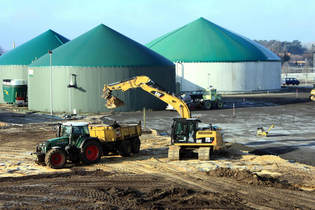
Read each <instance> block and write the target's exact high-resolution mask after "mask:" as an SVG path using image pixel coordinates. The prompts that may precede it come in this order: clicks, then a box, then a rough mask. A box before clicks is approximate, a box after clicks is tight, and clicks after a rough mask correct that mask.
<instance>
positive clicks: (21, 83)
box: [2, 79, 27, 104]
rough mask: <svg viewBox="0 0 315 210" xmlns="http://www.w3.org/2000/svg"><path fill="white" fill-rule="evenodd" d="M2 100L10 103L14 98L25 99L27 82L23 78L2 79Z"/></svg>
mask: <svg viewBox="0 0 315 210" xmlns="http://www.w3.org/2000/svg"><path fill="white" fill-rule="evenodd" d="M2 85H3V100H4V101H5V102H6V103H9V104H12V103H15V102H16V99H18V100H22V101H24V102H25V101H26V97H27V84H26V81H25V80H19V79H15V80H3V83H2Z"/></svg>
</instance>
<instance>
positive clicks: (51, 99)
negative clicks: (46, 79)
mask: <svg viewBox="0 0 315 210" xmlns="http://www.w3.org/2000/svg"><path fill="white" fill-rule="evenodd" d="M48 53H49V64H50V115H52V114H53V95H52V94H53V93H52V51H51V50H48Z"/></svg>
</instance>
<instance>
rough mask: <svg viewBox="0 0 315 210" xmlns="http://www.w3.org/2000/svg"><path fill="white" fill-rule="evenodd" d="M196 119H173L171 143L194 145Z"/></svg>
mask: <svg viewBox="0 0 315 210" xmlns="http://www.w3.org/2000/svg"><path fill="white" fill-rule="evenodd" d="M198 122H200V120H197V119H185V118H175V119H174V121H173V125H172V134H171V136H172V143H173V144H174V143H195V139H196V131H197V126H198Z"/></svg>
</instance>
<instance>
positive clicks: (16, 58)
mask: <svg viewBox="0 0 315 210" xmlns="http://www.w3.org/2000/svg"><path fill="white" fill-rule="evenodd" d="M68 41H69V40H68V39H67V38H65V37H63V36H61V35H60V34H58V33H56V32H54V31H53V30H50V29H49V30H48V31H46V32H44V33H42V34H40V35H38V36H37V37H35V38H33V39H31V40H30V41H28V42H26V43H24V44H22V45H20V46H18V47H17V48H14V49H12V50H10V51H9V52H7V53H4V54H3V55H2V56H1V57H0V65H29V64H30V63H32V61H34V60H36V59H37V58H40V57H41V56H43V55H44V54H46V53H48V50H53V49H55V48H56V47H59V46H60V45H63V44H64V43H66V42H68Z"/></svg>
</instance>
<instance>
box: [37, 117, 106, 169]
mask: <svg viewBox="0 0 315 210" xmlns="http://www.w3.org/2000/svg"><path fill="white" fill-rule="evenodd" d="M34 154H35V155H36V156H37V160H36V162H37V163H38V164H41V165H47V166H49V167H51V168H54V169H59V168H63V167H64V166H65V164H66V162H67V160H70V161H71V162H73V163H78V162H80V161H83V162H84V163H85V164H92V163H97V162H99V161H100V158H101V156H102V155H103V150H102V145H101V143H100V141H99V139H98V138H95V137H91V136H90V134H89V127H88V123H85V122H67V123H64V124H59V126H58V127H57V138H53V139H49V140H47V141H44V142H42V143H40V144H38V145H37V146H36V152H35V153H34Z"/></svg>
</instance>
